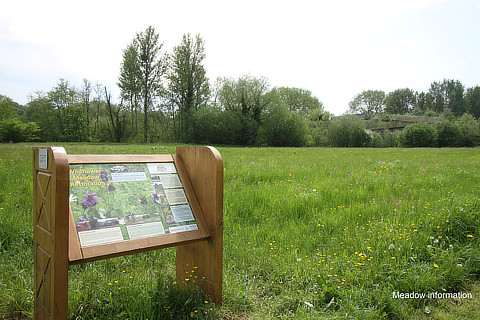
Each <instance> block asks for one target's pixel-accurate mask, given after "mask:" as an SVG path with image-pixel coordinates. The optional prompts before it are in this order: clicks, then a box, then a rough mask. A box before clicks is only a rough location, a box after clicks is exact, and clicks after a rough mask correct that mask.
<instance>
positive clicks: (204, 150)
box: [176, 147, 223, 303]
mask: <svg viewBox="0 0 480 320" xmlns="http://www.w3.org/2000/svg"><path fill="white" fill-rule="evenodd" d="M176 156H177V157H178V158H180V159H181V161H182V163H183V165H184V167H185V169H186V172H187V175H188V177H189V179H190V182H191V184H192V186H193V189H194V190H195V194H196V196H197V199H198V202H199V204H200V207H201V209H202V213H203V215H204V217H205V221H206V224H207V226H208V229H209V230H210V234H211V236H210V238H209V239H208V240H207V241H201V242H196V243H192V244H188V245H183V246H177V247H176V253H177V261H176V265H177V278H178V279H179V280H184V279H185V278H186V277H185V275H186V274H189V275H191V274H192V271H195V275H196V276H197V278H195V279H197V280H198V282H199V284H200V286H201V288H202V289H203V290H204V291H205V292H206V293H207V294H208V295H209V296H210V297H211V299H213V301H214V302H216V303H220V302H221V301H222V281H223V160H222V157H221V155H220V153H219V152H218V151H217V150H216V149H215V148H213V147H177V153H176Z"/></svg>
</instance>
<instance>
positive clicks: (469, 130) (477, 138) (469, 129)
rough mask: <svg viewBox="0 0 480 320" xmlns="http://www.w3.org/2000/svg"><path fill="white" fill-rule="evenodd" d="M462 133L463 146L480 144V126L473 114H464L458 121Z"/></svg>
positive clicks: (461, 144) (461, 143)
mask: <svg viewBox="0 0 480 320" xmlns="http://www.w3.org/2000/svg"><path fill="white" fill-rule="evenodd" d="M456 124H457V126H458V129H459V130H460V133H461V141H460V146H461V147H475V146H478V145H480V126H479V124H478V122H477V121H476V120H475V118H474V117H473V116H472V115H471V114H464V115H463V116H461V117H460V118H459V119H458V120H457V122H456Z"/></svg>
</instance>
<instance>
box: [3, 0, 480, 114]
mask: <svg viewBox="0 0 480 320" xmlns="http://www.w3.org/2000/svg"><path fill="white" fill-rule="evenodd" d="M149 25H152V26H153V27H155V30H156V31H157V32H158V33H159V35H160V41H161V42H163V43H164V48H165V50H166V51H167V52H169V53H170V52H172V48H173V47H174V46H176V45H178V44H180V42H181V38H182V35H183V34H185V33H191V34H192V35H194V34H197V33H198V34H200V35H201V36H202V38H203V39H204V40H205V48H206V60H205V67H206V69H207V76H208V77H209V78H210V80H211V81H212V82H213V80H215V79H216V78H217V77H232V78H238V77H240V76H242V75H251V76H255V77H265V78H266V79H267V80H268V82H269V84H270V85H271V86H272V87H274V86H277V87H280V86H287V87H298V88H302V89H307V90H310V91H311V92H312V93H313V95H314V96H316V97H318V98H319V99H320V101H322V102H323V103H324V105H325V109H326V110H327V111H330V112H332V113H334V114H342V113H343V112H345V111H346V110H347V109H348V103H349V101H350V100H351V99H352V98H353V97H354V96H355V95H356V94H358V93H360V92H362V91H363V90H370V89H371V90H383V91H385V92H386V93H388V92H390V91H393V90H395V89H399V88H405V87H408V88H411V89H413V90H416V91H427V90H428V88H429V86H430V83H431V82H433V81H441V80H443V79H445V78H446V79H455V80H460V81H461V82H462V83H463V84H464V85H465V86H466V87H467V88H468V87H473V86H475V85H480V0H399V1H388V0H363V1H358V0H336V1H332V0H328V1H319V0H317V1H314V0H310V1H306V0H296V1H291V0H290V1H282V0H275V1H266V0H242V1H237V0H235V1H228V0H218V1H213V0H212V1H210V0H204V1H200V0H193V1H188V0H176V1H144V0H136V1H119V0H117V1H102V0H95V1H91V0H82V1H68V0H61V1H50V0H42V1H39V0H15V1H2V4H0V94H3V95H6V96H9V97H10V98H12V99H13V100H15V101H17V102H19V103H21V104H25V103H27V102H28V101H29V98H28V96H29V95H30V94H32V93H34V92H35V91H44V92H47V91H49V90H51V89H52V88H53V87H54V86H55V85H56V84H57V83H58V80H59V79H60V78H64V79H66V80H67V81H69V82H70V83H71V84H72V85H74V86H76V87H77V88H80V87H81V85H82V79H83V78H87V79H89V80H90V81H92V82H96V81H98V82H101V83H102V84H105V85H107V87H109V88H110V90H111V91H112V93H113V95H114V96H115V97H117V101H118V95H119V90H118V87H117V85H116V83H117V81H118V80H117V79H118V75H119V70H120V64H121V61H122V50H124V49H125V48H126V47H127V45H128V44H129V43H130V42H131V41H132V39H133V38H134V36H135V34H136V33H137V32H141V31H144V30H145V29H146V28H147V26H149Z"/></svg>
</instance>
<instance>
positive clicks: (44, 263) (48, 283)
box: [33, 147, 69, 320]
mask: <svg viewBox="0 0 480 320" xmlns="http://www.w3.org/2000/svg"><path fill="white" fill-rule="evenodd" d="M68 190H69V187H68V161H67V155H66V153H65V150H64V149H63V148H38V147H35V148H34V149H33V220H34V221H33V244H34V264H35V268H34V292H33V294H34V318H35V319H42V320H43V319H55V320H56V319H67V310H68V255H67V248H68V192H69V191H68Z"/></svg>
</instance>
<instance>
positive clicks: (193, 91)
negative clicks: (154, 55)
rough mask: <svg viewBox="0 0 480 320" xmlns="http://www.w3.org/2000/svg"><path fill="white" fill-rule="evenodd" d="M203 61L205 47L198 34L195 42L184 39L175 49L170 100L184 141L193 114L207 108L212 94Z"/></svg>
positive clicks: (187, 36)
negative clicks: (175, 108)
mask: <svg viewBox="0 0 480 320" xmlns="http://www.w3.org/2000/svg"><path fill="white" fill-rule="evenodd" d="M204 59H205V44H204V41H203V39H202V38H201V37H200V35H198V34H197V35H196V36H195V39H193V38H192V36H191V35H190V34H186V35H183V38H182V42H181V44H180V45H179V46H176V47H175V48H174V49H173V56H172V60H171V68H170V73H169V75H168V79H169V80H170V83H169V86H168V91H169V95H168V96H169V98H170V100H171V104H172V105H176V106H177V108H178V111H179V113H180V121H181V123H180V132H181V135H182V136H183V137H185V133H186V132H187V130H188V126H189V119H190V118H191V117H190V116H191V113H192V111H195V110H197V109H198V108H199V107H200V106H202V105H204V104H205V103H206V101H207V99H208V97H209V94H210V88H209V84H208V78H207V76H206V72H205V68H204V66H203V60H204Z"/></svg>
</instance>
